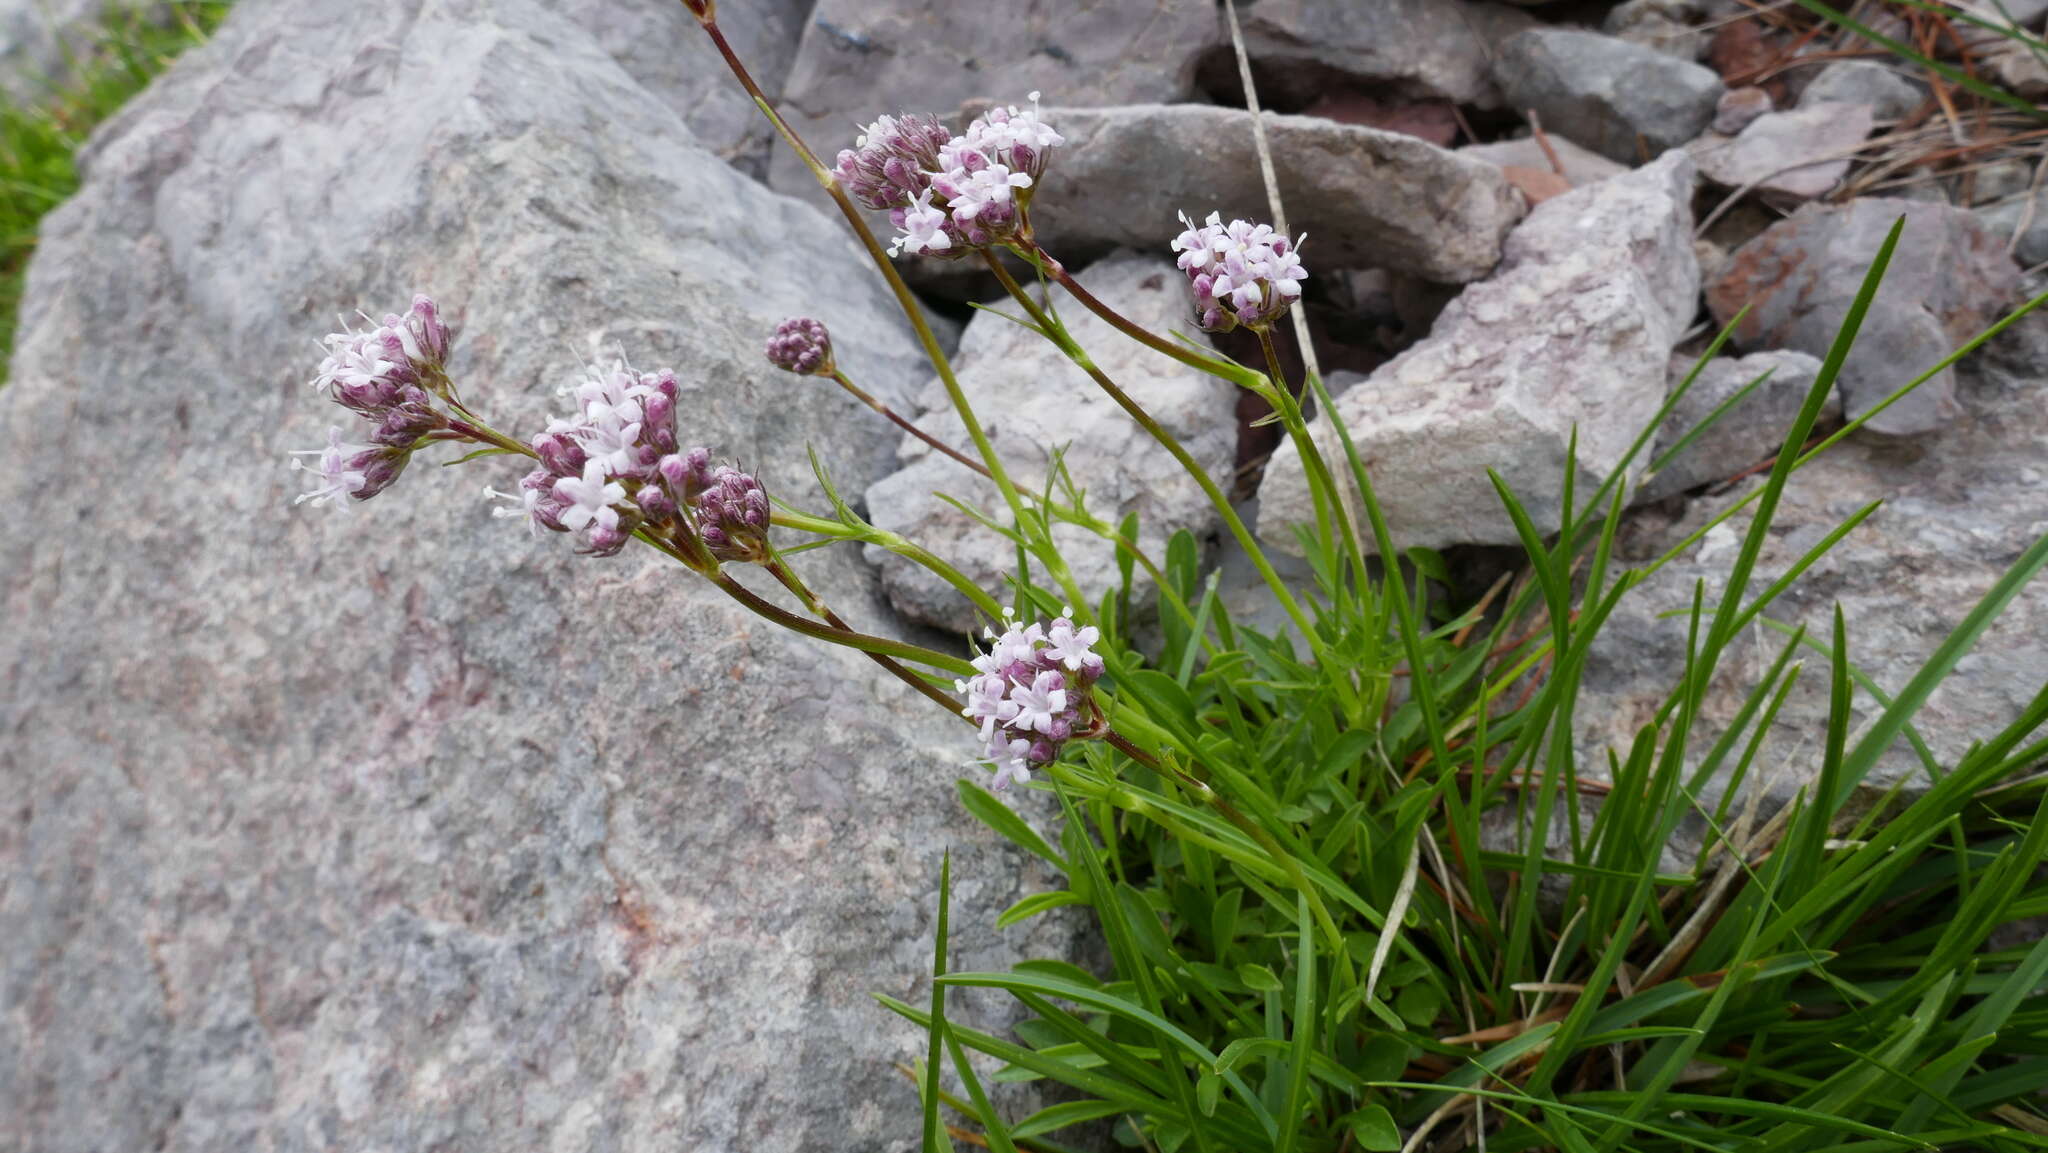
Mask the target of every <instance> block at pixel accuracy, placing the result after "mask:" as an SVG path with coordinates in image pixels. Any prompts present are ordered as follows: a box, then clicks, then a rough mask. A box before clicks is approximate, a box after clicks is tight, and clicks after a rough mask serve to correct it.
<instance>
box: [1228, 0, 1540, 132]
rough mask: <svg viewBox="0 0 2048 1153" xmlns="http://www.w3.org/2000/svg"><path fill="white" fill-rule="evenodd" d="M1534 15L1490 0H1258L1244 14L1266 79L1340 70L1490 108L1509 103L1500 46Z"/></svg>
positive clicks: (1292, 80) (1305, 79)
mask: <svg viewBox="0 0 2048 1153" xmlns="http://www.w3.org/2000/svg"><path fill="white" fill-rule="evenodd" d="M1534 23H1535V21H1534V20H1533V19H1532V18H1531V17H1530V16H1529V15H1528V14H1526V13H1524V12H1522V11H1520V10H1518V9H1514V8H1509V7H1506V6H1504V5H1501V4H1491V3H1486V2H1485V0H1377V2H1375V3H1370V4H1331V3H1326V2H1324V0H1259V2H1258V3H1257V4H1253V5H1251V6H1250V7H1247V8H1246V9H1244V15H1243V27H1244V37H1245V50H1246V52H1247V53H1249V54H1250V56H1251V57H1252V59H1253V61H1254V62H1256V63H1258V64H1261V65H1265V66H1267V67H1268V68H1269V70H1270V71H1271V73H1272V75H1273V79H1272V80H1270V81H1268V82H1267V83H1266V84H1264V85H1262V87H1265V88H1268V89H1271V88H1273V87H1275V86H1276V85H1277V86H1280V87H1286V86H1289V85H1294V86H1303V85H1306V84H1317V85H1320V84H1323V83H1327V82H1328V80H1329V79H1330V78H1331V77H1333V76H1334V77H1338V78H1342V79H1344V80H1348V81H1354V82H1363V83H1366V84H1371V85H1373V86H1375V87H1376V88H1382V89H1384V90H1385V91H1386V92H1387V94H1388V95H1389V96H1392V97H1395V98H1397V99H1421V100H1449V101H1452V102H1454V103H1458V104H1472V105H1476V106H1478V107H1481V108H1495V107H1498V106H1499V105H1500V90H1499V89H1498V88H1496V87H1495V86H1494V83H1493V77H1492V75H1491V70H1492V63H1493V46H1494V45H1496V44H1498V43H1500V42H1501V41H1502V40H1505V39H1507V38H1508V37H1509V36H1512V35H1514V34H1515V33H1517V32H1520V31H1521V30H1523V29H1524V28H1527V27H1529V26H1531V25H1532V24H1534ZM1268 95H1272V93H1270V92H1269V93H1268Z"/></svg>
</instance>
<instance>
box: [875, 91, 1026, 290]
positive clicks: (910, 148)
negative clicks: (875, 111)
mask: <svg viewBox="0 0 2048 1153" xmlns="http://www.w3.org/2000/svg"><path fill="white" fill-rule="evenodd" d="M1064 139H1065V138H1064V137H1062V136H1061V135H1060V134H1059V133H1058V132H1057V131H1055V130H1054V129H1053V127H1052V126H1051V125H1049V124H1047V123H1045V122H1044V121H1043V120H1042V119H1040V117H1039V110H1038V93H1036V92H1033V93H1032V94H1031V107H1030V108H1018V107H1017V106H1015V105H1009V106H1007V107H1002V108H991V109H989V110H988V112H987V113H986V114H985V115H983V116H982V117H981V118H980V119H978V120H976V121H974V122H973V123H972V124H969V125H968V126H967V131H965V132H963V133H961V134H960V135H959V136H957V137H956V136H952V135H950V134H948V133H947V131H946V129H945V127H944V126H943V125H941V124H940V123H939V122H938V119H937V118H936V117H932V116H924V115H905V116H900V117H896V116H884V117H882V118H881V119H879V120H877V121H875V122H874V123H873V124H870V125H868V127H867V130H866V131H865V132H863V133H861V135H860V136H859V137H858V138H856V139H855V141H854V147H852V148H849V149H845V150H843V151H841V152H840V153H839V158H838V162H837V165H836V166H835V171H836V173H837V175H838V178H839V180H840V182H841V183H842V184H843V185H845V187H846V189H847V191H848V192H849V193H850V194H851V195H852V196H853V198H854V199H855V200H858V201H860V202H861V203H862V204H865V205H867V206H868V207H869V208H873V209H877V210H881V211H886V212H888V213H889V221H890V223H891V224H893V225H895V227H896V229H897V236H896V238H895V240H894V242H893V243H892V244H891V245H890V246H889V253H890V255H892V256H898V255H902V254H903V253H906V252H907V253H911V254H913V255H920V256H949V257H950V256H960V255H964V254H965V253H966V252H968V251H969V250H971V249H974V248H982V247H986V246H988V245H991V244H998V243H1001V242H1002V241H1004V240H1006V239H1009V238H1010V237H1012V236H1015V235H1016V234H1017V231H1018V229H1019V227H1020V226H1021V225H1022V223H1023V219H1024V208H1025V205H1026V203H1027V202H1028V201H1029V198H1030V190H1031V189H1032V187H1033V186H1035V185H1036V183H1037V182H1038V179H1039V177H1041V176H1043V175H1044V174H1045V165H1046V160H1047V159H1048V157H1047V152H1048V150H1050V149H1052V148H1054V147H1056V146H1058V145H1059V144H1061V143H1064Z"/></svg>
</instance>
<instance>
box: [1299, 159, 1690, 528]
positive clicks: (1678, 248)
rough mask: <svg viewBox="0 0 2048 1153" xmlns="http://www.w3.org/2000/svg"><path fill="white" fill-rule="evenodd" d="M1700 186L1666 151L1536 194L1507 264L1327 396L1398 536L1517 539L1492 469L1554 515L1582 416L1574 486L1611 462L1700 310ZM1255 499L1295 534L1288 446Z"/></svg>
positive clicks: (1532, 510)
mask: <svg viewBox="0 0 2048 1153" xmlns="http://www.w3.org/2000/svg"><path fill="white" fill-rule="evenodd" d="M1692 191H1693V167H1692V161H1691V160H1690V158H1688V157H1687V156H1685V155H1684V154H1683V153H1682V152H1673V153H1668V154H1666V155H1665V156H1664V157H1663V158H1661V159H1659V160H1658V161H1657V162H1656V163H1654V164H1650V165H1646V166H1644V167H1642V168H1639V169H1637V170H1635V171H1633V172H1628V173H1624V174H1622V175H1620V176H1612V177H1609V178H1608V179H1606V180H1602V181H1600V182H1599V183H1597V184H1593V185H1590V186H1588V187H1586V188H1579V189H1574V190H1572V191H1571V192H1569V193H1566V194H1565V195H1563V196H1560V197H1557V198H1556V199H1554V200H1550V201H1546V202H1545V203H1543V204H1541V205H1538V206H1537V208H1536V209H1535V210H1534V211H1533V212H1531V213H1530V214H1529V219H1528V220H1526V221H1524V222H1523V224H1522V226H1521V227H1520V228H1518V229H1516V230H1515V232H1514V233H1513V235H1511V236H1509V237H1508V243H1507V249H1506V253H1505V255H1504V256H1503V258H1502V261H1501V267H1500V271H1498V272H1497V273H1495V274H1494V275H1493V276H1492V277H1491V278H1489V279H1487V280H1485V281H1482V282H1480V283H1478V284H1475V285H1472V286H1470V287H1468V288H1466V289H1465V291H1464V292H1463V293H1462V294H1460V295H1459V297H1458V298H1457V299H1456V300H1454V301H1452V302H1451V303H1450V305H1449V306H1448V307H1447V308H1445V309H1444V312H1443V314H1442V315H1441V316H1439V317H1438V318H1437V321H1436V325H1435V327H1434V328H1432V329H1431V330H1430V334H1429V336H1428V337H1427V338H1425V339H1424V340H1423V341H1421V342H1420V343H1418V344H1417V345H1415V346H1414V347H1412V348H1410V349H1409V350H1408V351H1406V352H1404V353H1402V354H1401V355H1400V356H1398V357H1396V358H1394V359H1393V360H1391V361H1389V362H1387V364H1385V365H1384V366H1382V367H1381V368H1380V369H1379V370H1378V371H1376V372H1374V373H1373V374H1372V376H1371V377H1369V378H1368V379H1367V380H1365V381H1364V382H1362V383H1360V384H1357V385H1355V386H1353V387H1352V388H1351V389H1350V390H1349V391H1348V392H1346V393H1345V394H1344V395H1343V397H1341V398H1340V399H1339V400H1338V401H1337V404H1336V410H1337V412H1338V413H1339V414H1340V415H1341V416H1342V417H1343V419H1344V420H1345V421H1346V422H1347V424H1348V426H1349V428H1350V429H1351V432H1352V436H1353V437H1354V438H1356V440H1357V442H1358V449H1359V453H1360V455H1361V456H1362V457H1363V458H1364V460H1365V462H1366V464H1367V466H1368V467H1369V468H1371V469H1372V480H1373V486H1374V488H1375V489H1376V490H1377V491H1378V494H1379V499H1380V503H1381V505H1382V506H1384V508H1385V511H1386V515H1387V520H1388V523H1389V526H1390V527H1391V529H1392V530H1393V537H1394V542H1395V544H1396V545H1397V546H1399V547H1402V548H1407V547H1412V546H1416V545H1423V546H1428V547H1432V548H1439V547H1442V546H1445V545H1452V544H1508V543H1512V542H1514V541H1515V540H1517V537H1516V534H1515V529H1514V524H1513V522H1512V521H1511V520H1510V519H1509V517H1508V514H1507V511H1506V509H1504V508H1503V507H1502V505H1501V502H1500V499H1499V497H1498V496H1496V495H1495V493H1494V489H1493V485H1492V484H1491V483H1490V482H1489V481H1488V479H1487V476H1486V470H1487V469H1488V468H1492V469H1494V470H1496V471H1498V472H1499V473H1500V475H1501V476H1502V478H1503V479H1505V480H1506V481H1507V483H1508V484H1509V485H1510V486H1511V487H1512V488H1513V489H1514V491H1515V493H1516V495H1517V496H1518V497H1519V498H1520V499H1521V501H1522V502H1523V504H1524V506H1525V507H1526V508H1527V509H1528V512H1529V515H1530V516H1531V517H1532V518H1534V519H1535V521H1536V523H1537V524H1538V526H1539V527H1543V528H1545V529H1549V528H1553V527H1555V525H1556V524H1557V522H1558V520H1559V518H1560V517H1559V514H1560V511H1561V507H1560V497H1561V493H1560V489H1561V486H1562V484H1563V480H1564V474H1565V468H1566V462H1567V460H1568V451H1567V449H1568V445H1569V443H1570V440H1571V436H1572V429H1573V427H1574V426H1575V425H1576V426H1577V428H1578V436H1579V443H1578V464H1579V469H1580V475H1579V477H1578V480H1577V483H1578V491H1579V492H1580V493H1582V494H1591V493H1592V491H1593V490H1594V488H1595V487H1597V486H1598V485H1599V483H1600V481H1601V480H1602V479H1603V478H1604V477H1605V476H1606V475H1607V474H1608V473H1610V472H1611V471H1613V469H1614V468H1615V467H1616V466H1617V465H1618V463H1619V462H1620V460H1621V457H1622V455H1623V454H1624V453H1625V452H1626V451H1627V448H1628V445H1629V444H1630V442H1631V441H1632V440H1633V439H1634V437H1635V436H1636V435H1637V434H1638V433H1639V432H1641V430H1642V429H1643V428H1644V427H1645V426H1646V425H1648V424H1649V422H1650V421H1651V419H1652V418H1654V417H1655V416H1656V413H1657V409H1658V408H1659V406H1660V405H1661V404H1662V403H1663V398H1664V395H1665V374H1666V366H1667V361H1668V359H1669V357H1670V353H1671V348H1672V345H1673V344H1674V343H1676V341H1677V340H1678V337H1679V335H1680V334H1681V333H1683V332H1684V330H1685V328H1686V326H1687V325H1688V324H1690V323H1691V321H1692V317H1693V314H1694V312H1695V311H1696V310H1697V302H1698V296H1699V266H1698V263H1697V262H1696V260H1695V258H1694V256H1693V252H1692V246H1691V243H1690V239H1691V235H1692V208H1691V202H1692ZM1643 463H1645V462H1643V461H1641V460H1640V459H1639V460H1638V461H1637V462H1636V467H1638V468H1640V467H1641V465H1642V464H1643ZM1259 499H1260V506H1261V507H1260V519H1259V533H1260V536H1261V537H1262V538H1263V539H1265V540H1266V541H1268V542H1269V543H1271V544H1272V545H1274V546H1275V547H1277V548H1281V549H1283V550H1286V551H1290V552H1291V551H1294V550H1295V549H1296V547H1297V546H1296V545H1295V543H1294V539H1293V533H1292V531H1291V530H1290V529H1289V527H1288V526H1289V525H1292V524H1299V523H1303V522H1306V521H1308V520H1309V519H1310V518H1311V507H1312V506H1311V504H1310V501H1309V493H1308V487H1307V484H1306V482H1305V481H1304V479H1303V475H1302V467H1301V461H1300V459H1299V458H1298V457H1296V456H1295V455H1294V454H1293V452H1292V451H1291V450H1290V449H1288V448H1286V447H1284V446H1283V447H1282V449H1281V450H1280V451H1279V452H1276V453H1275V454H1274V457H1273V461H1272V463H1271V464H1270V465H1269V466H1268V467H1267V471H1266V479H1265V481H1264V483H1263V484H1262V485H1261V486H1260V489H1259Z"/></svg>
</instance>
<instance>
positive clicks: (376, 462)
mask: <svg viewBox="0 0 2048 1153" xmlns="http://www.w3.org/2000/svg"><path fill="white" fill-rule="evenodd" d="M411 459H412V453H411V452H410V451H407V450H405V449H398V448H373V449H368V450H366V451H364V452H361V453H358V454H356V457H355V459H354V460H351V461H350V462H349V467H350V468H353V469H356V470H358V471H360V472H361V473H362V474H363V486H362V487H361V488H359V489H357V490H356V491H355V492H354V493H353V494H351V495H353V496H354V497H355V498H356V499H357V500H368V499H370V498H371V497H373V496H376V495H377V494H378V493H380V492H383V491H384V490H385V489H387V488H390V487H391V484H392V482H393V481H395V480H397V479H398V474H399V473H402V472H404V471H405V466H406V462H407V461H409V460H411Z"/></svg>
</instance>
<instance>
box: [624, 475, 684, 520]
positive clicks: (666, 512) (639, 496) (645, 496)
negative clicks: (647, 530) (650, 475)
mask: <svg viewBox="0 0 2048 1153" xmlns="http://www.w3.org/2000/svg"><path fill="white" fill-rule="evenodd" d="M633 503H635V504H637V505H639V506H640V512H641V514H642V515H643V516H645V517H646V518H647V522H648V523H649V524H657V525H659V524H667V523H668V522H670V521H672V520H674V519H675V515H676V502H675V501H674V500H673V499H671V498H670V497H669V495H668V492H667V491H666V490H664V489H663V488H662V487H661V486H660V485H658V484H643V485H641V486H640V491H639V492H637V493H635V494H633Z"/></svg>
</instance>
